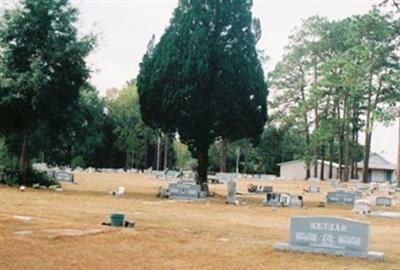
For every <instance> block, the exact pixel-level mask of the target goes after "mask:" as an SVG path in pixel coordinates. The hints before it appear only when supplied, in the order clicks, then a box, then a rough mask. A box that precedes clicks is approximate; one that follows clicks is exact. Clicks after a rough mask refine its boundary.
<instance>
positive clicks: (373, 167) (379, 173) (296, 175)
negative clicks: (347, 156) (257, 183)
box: [278, 153, 396, 182]
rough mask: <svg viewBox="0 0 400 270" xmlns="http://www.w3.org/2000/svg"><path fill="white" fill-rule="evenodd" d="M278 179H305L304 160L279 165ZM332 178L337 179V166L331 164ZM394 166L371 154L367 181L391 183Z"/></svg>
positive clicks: (326, 170)
mask: <svg viewBox="0 0 400 270" xmlns="http://www.w3.org/2000/svg"><path fill="white" fill-rule="evenodd" d="M317 162H318V176H317V177H318V178H320V172H321V165H322V162H321V160H318V161H317ZM278 166H279V167H280V177H281V178H283V179H293V180H302V179H305V177H306V164H305V162H304V160H293V161H288V162H283V163H279V164H278ZM323 166H324V177H323V179H329V161H324V165H323ZM332 167H333V170H332V178H339V164H337V163H335V162H333V163H332ZM362 168H363V164H362V162H358V163H357V172H358V176H359V178H361V175H362ZM395 170H396V165H394V164H392V163H390V162H388V161H387V160H386V159H384V158H383V157H382V156H380V155H379V154H377V153H371V154H370V158H369V168H368V180H369V181H373V182H392V181H394V177H395ZM310 172H311V176H313V175H314V166H313V164H311V166H310Z"/></svg>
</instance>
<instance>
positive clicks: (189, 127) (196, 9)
mask: <svg viewBox="0 0 400 270" xmlns="http://www.w3.org/2000/svg"><path fill="white" fill-rule="evenodd" d="M251 7H252V1H205V2H204V1H190V0H181V1H179V4H178V7H177V8H176V9H175V12H174V15H173V18H172V19H171V22H170V26H169V27H168V28H167V29H166V31H165V33H164V35H163V36H162V37H161V39H160V41H159V43H158V44H157V45H156V46H150V48H149V50H148V52H147V54H146V55H145V56H144V58H143V61H142V63H141V65H140V73H139V76H138V90H139V97H140V105H141V112H142V116H143V120H144V122H145V123H146V124H148V125H150V126H152V127H154V128H157V129H161V130H163V131H164V132H169V133H171V132H178V133H179V135H180V138H181V140H182V142H184V143H185V144H187V145H188V147H189V150H190V151H191V153H192V154H193V155H194V156H195V157H196V158H197V159H198V162H199V166H198V175H199V182H201V183H203V182H205V181H206V177H207V171H206V170H207V162H208V161H207V153H208V149H209V146H210V144H211V143H212V142H213V141H214V140H215V139H216V138H218V137H224V138H229V139H232V140H234V139H239V138H245V137H247V138H251V139H257V138H258V136H259V135H260V134H261V132H262V130H263V127H264V124H265V121H266V94H267V86H266V83H265V81H264V75H263V69H262V65H261V62H260V59H259V55H258V53H257V50H256V43H257V41H258V39H259V37H260V32H261V30H260V28H259V23H258V21H257V20H255V19H254V18H253V16H252V13H251Z"/></svg>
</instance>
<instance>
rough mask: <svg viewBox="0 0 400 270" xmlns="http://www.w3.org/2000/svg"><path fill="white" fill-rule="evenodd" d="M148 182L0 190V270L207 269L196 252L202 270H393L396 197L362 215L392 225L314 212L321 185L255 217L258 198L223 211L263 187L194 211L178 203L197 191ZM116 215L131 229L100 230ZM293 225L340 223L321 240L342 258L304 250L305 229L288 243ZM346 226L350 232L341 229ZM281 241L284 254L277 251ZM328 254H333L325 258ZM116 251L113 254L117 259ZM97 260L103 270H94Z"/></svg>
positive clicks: (82, 179)
mask: <svg viewBox="0 0 400 270" xmlns="http://www.w3.org/2000/svg"><path fill="white" fill-rule="evenodd" d="M149 176H150V175H149V174H127V173H96V172H93V173H87V172H82V173H75V175H74V177H75V184H73V183H69V182H61V185H62V188H63V189H64V192H60V193H53V192H51V191H49V190H41V189H38V190H36V189H31V188H27V189H25V191H24V192H21V191H19V189H13V188H9V187H6V186H1V185H0V205H1V212H0V239H1V243H2V245H3V244H4V245H6V246H8V247H9V248H8V249H7V250H4V249H2V248H1V247H0V257H1V258H2V269H40V270H41V269H46V268H48V269H52V268H53V267H52V266H54V265H63V267H64V269H75V268H76V267H77V265H80V266H81V267H82V268H84V269H110V268H113V267H114V266H115V265H118V266H119V267H120V268H122V269H129V267H131V266H132V263H133V262H135V264H145V265H146V266H147V267H148V268H149V269H155V268H156V269H158V268H159V267H161V266H162V268H164V269H177V268H178V269H199V268H202V267H204V263H205V262H204V260H203V258H199V257H197V256H196V255H195V254H196V250H201V251H202V254H203V256H206V257H207V258H208V259H207V262H206V263H207V267H209V268H212V269H222V268H223V269H226V268H227V267H229V268H231V269H259V268H258V267H259V265H260V264H261V265H267V264H273V265H275V266H276V267H278V268H282V267H287V262H288V261H290V264H291V265H296V269H299V270H302V269H309V267H308V264H309V262H310V261H312V263H313V266H314V267H317V268H319V269H344V268H346V267H347V266H348V265H354V264H357V265H358V266H359V267H360V269H370V267H373V269H374V270H375V269H377V270H380V269H382V270H383V269H396V267H395V265H396V264H398V263H399V256H400V253H399V252H400V251H399V249H398V243H399V240H400V222H399V221H400V220H399V219H396V218H395V213H400V204H399V197H400V196H399V194H396V195H395V196H391V198H393V205H392V206H391V207H385V208H382V207H381V206H375V205H374V203H371V204H370V205H369V207H370V208H371V209H372V210H373V211H375V212H379V211H386V212H390V213H394V214H390V213H389V214H386V215H389V216H393V217H392V218H388V217H380V216H368V215H358V214H356V213H353V211H352V206H351V205H347V204H327V205H326V207H324V208H319V207H317V205H318V203H319V202H320V201H323V200H325V197H324V196H325V194H327V193H328V192H334V191H335V190H334V189H333V188H332V187H330V185H329V183H326V182H321V183H320V184H319V187H320V189H321V193H317V194H312V195H311V194H310V195H308V194H307V193H305V194H304V195H303V201H304V202H303V203H304V208H293V207H278V208H274V207H263V203H262V202H263V200H264V199H265V197H266V196H267V194H266V193H259V194H248V195H240V197H241V198H245V199H246V201H247V204H246V205H238V204H236V205H235V206H230V205H228V204H230V203H235V202H236V201H237V200H238V197H237V196H236V195H235V193H236V192H237V193H239V192H241V191H246V189H247V186H248V184H250V183H253V184H257V185H263V183H264V182H263V180H255V179H254V178H251V179H249V178H241V179H238V180H237V181H235V182H233V181H232V182H228V183H227V184H224V185H221V184H210V185H209V188H210V191H211V192H213V193H215V196H213V197H208V198H207V200H206V201H205V202H203V203H194V204H193V203H190V200H189V201H188V200H181V197H180V196H183V197H184V198H186V196H191V193H192V192H194V190H197V188H196V187H195V185H193V184H190V185H189V184H187V183H182V184H181V185H179V184H178V182H177V183H175V184H174V183H170V182H166V181H164V180H163V179H153V178H150V177H149ZM232 183H234V184H235V185H233V184H232ZM192 185H193V186H192ZM269 185H271V186H272V187H273V190H274V192H277V193H279V194H283V193H286V194H289V195H288V196H287V197H286V198H287V199H288V200H289V201H290V194H292V195H294V194H300V192H301V191H302V190H303V189H307V188H308V186H309V185H310V184H309V182H308V181H301V180H298V181H289V180H280V181H274V182H271V183H269ZM160 186H161V187H163V188H164V189H169V190H170V192H171V191H172V193H171V195H172V196H175V197H174V198H171V199H163V198H157V197H156V194H157V193H158V189H159V187H160ZM117 187H124V189H125V190H124V191H125V192H124V194H122V195H121V196H110V195H109V194H108V192H109V191H110V190H114V189H115V188H117ZM174 188H176V189H178V190H173V189H174ZM119 189H120V188H117V191H118V190H119ZM171 189H172V190H171ZM179 189H181V190H182V191H183V193H181V192H180V190H179ZM193 194H194V193H193ZM197 194H198V193H197ZM196 196H197V195H196ZM227 203H228V204H227ZM21 205H24V207H23V208H22V207H21ZM115 213H121V214H123V215H124V217H125V220H127V221H129V222H131V223H129V224H127V225H132V224H133V225H134V227H133V228H129V227H121V228H118V227H113V226H107V224H108V223H109V222H111V221H110V215H112V214H115ZM383 215H385V214H383ZM14 216H16V217H18V218H14ZM294 217H307V218H310V219H311V220H313V222H314V221H318V224H322V223H334V224H337V223H338V222H339V223H340V222H342V221H341V220H342V219H345V220H346V221H345V225H346V226H347V228H348V229H349V230H350V231H349V232H346V233H342V232H340V231H339V232H330V234H332V235H333V237H332V238H331V237H330V236H329V237H328V236H325V238H323V239H325V240H326V241H330V240H329V239H334V240H332V241H339V240H338V239H339V238H335V237H336V236H337V235H339V236H340V237H341V238H340V239H341V240H340V243H344V244H343V245H344V249H341V248H340V247H341V245H342V244H340V245H339V247H336V245H335V242H328V243H325V242H317V243H318V245H317V246H315V245H314V246H313V245H311V243H310V242H309V239H314V238H313V237H314V236H313V235H311V234H310V233H314V232H311V231H309V230H308V229H307V228H305V227H304V226H306V225H304V223H301V224H300V225H299V226H300V227H296V228H300V229H301V230H299V232H301V235H302V236H301V237H302V238H301V239H303V240H301V239H300V240H301V241H300V240H296V239H294V240H293V239H291V238H290V237H291V229H290V226H292V225H293V224H294V223H291V222H290V220H291V219H292V221H293V220H294V219H293V218H294ZM319 217H324V218H323V219H322V220H321V219H320V218H319ZM336 218H339V219H340V220H339V221H337V220H336ZM332 219H333V220H332ZM348 219H350V220H353V221H356V223H354V224H353V223H351V222H350V223H349V224H347V223H346V222H347V220H348ZM327 220H328V221H329V222H328V221H327ZM304 222H306V221H304ZM307 222H308V221H307ZM307 222H306V223H307ZM102 223H105V225H106V226H105V225H101V224H102ZM314 223H315V222H314ZM358 223H360V224H361V225H358ZM291 224H292V225H291ZM365 224H368V225H365ZM293 226H296V225H293ZM318 226H319V225H318ZM321 226H322V225H321ZM324 226H325V225H324ZM332 226H333V225H332ZM335 226H337V225H335ZM353 226H355V227H353ZM358 226H361V227H360V229H357V228H358ZM365 226H367V228H365V229H364V227H365ZM325 227H326V226H325ZM367 229H368V234H367V233H366V232H365V230H367ZM354 231H356V232H357V233H356V234H354ZM309 234H310V235H309ZM323 234H324V231H321V230H317V231H316V235H317V236H316V237H317V239H322V238H319V237H322V236H321V235H323ZM299 237H300V236H299ZM325 240H324V241H325ZM285 241H288V243H289V244H280V245H278V246H277V245H276V243H284V242H285ZM293 241H294V242H293ZM299 241H300V242H299ZM360 243H361V245H360V246H358V244H360ZM366 243H368V245H367V244H366ZM356 244H357V245H356ZM321 245H322V246H321ZM324 245H327V246H324ZM330 245H332V246H335V247H333V250H331V247H330ZM276 249H277V250H276ZM59 250H63V251H64V252H61V253H60V252H59ZM87 250H92V252H90V253H88V252H87ZM281 250H286V251H289V252H281ZM17 251H18V252H17ZM115 251H118V255H117V256H116V254H115ZM297 251H301V252H299V253H298V252H297ZM303 252H305V253H303ZM308 252H311V253H308ZM313 252H317V253H313ZM320 252H322V253H323V254H325V253H327V254H334V255H338V254H339V255H345V256H344V257H335V256H325V255H323V254H318V253H320ZM374 252H378V253H374ZM44 253H46V259H45V260H44V259H41V258H42V256H43V254H44ZM382 253H383V254H384V261H383V262H382V261H379V260H381V259H382V258H383V255H382ZM82 254H85V256H82ZM158 254H165V255H162V256H160V255H158ZM240 254H246V256H242V255H240ZM347 255H350V256H351V257H346V256H347ZM354 257H361V259H357V258H354ZM100 258H107V260H104V261H102V263H101V264H100V265H99V264H96V262H97V261H98V260H99V259H100ZM363 258H370V259H371V258H373V259H377V260H378V261H373V260H372V261H371V260H368V259H363Z"/></svg>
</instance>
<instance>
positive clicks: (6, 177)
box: [0, 167, 59, 187]
mask: <svg viewBox="0 0 400 270" xmlns="http://www.w3.org/2000/svg"><path fill="white" fill-rule="evenodd" d="M27 176H28V177H27V179H28V180H27V181H25V182H24V183H21V175H20V172H19V171H18V168H16V167H14V168H3V169H1V170H0V184H5V185H9V186H19V185H21V184H23V185H25V186H28V187H31V186H33V185H34V184H39V185H40V186H46V187H49V186H58V185H59V183H58V182H57V181H56V180H55V178H54V177H51V176H49V175H48V174H47V173H46V172H39V171H36V170H34V169H32V168H31V167H29V168H28V170H27Z"/></svg>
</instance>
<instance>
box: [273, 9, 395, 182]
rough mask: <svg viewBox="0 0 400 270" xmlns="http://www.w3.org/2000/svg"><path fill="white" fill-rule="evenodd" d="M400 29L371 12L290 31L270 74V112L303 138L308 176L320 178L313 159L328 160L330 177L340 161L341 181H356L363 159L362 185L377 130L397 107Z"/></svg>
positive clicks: (308, 22)
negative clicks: (284, 48)
mask: <svg viewBox="0 0 400 270" xmlns="http://www.w3.org/2000/svg"><path fill="white" fill-rule="evenodd" d="M398 25H399V24H398V20H395V19H394V18H393V14H392V13H383V12H381V11H380V10H379V9H378V8H376V7H375V8H374V9H373V10H371V11H370V12H369V13H367V14H364V15H357V16H352V17H350V18H346V19H343V20H339V21H329V20H327V19H326V18H322V17H317V16H314V17H311V18H309V19H307V20H305V21H303V24H302V25H301V27H300V28H298V29H295V31H294V32H293V35H292V36H291V37H290V43H289V45H288V46H287V47H286V52H285V55H284V56H283V59H282V60H281V61H280V62H279V63H278V64H277V65H276V67H275V69H274V70H273V71H272V72H271V73H270V74H269V83H270V86H271V88H273V89H274V90H275V91H276V92H275V97H274V98H273V99H272V102H271V108H272V110H273V112H274V113H273V115H272V118H273V119H274V121H278V122H280V123H281V124H282V125H285V126H288V127H291V128H294V129H297V130H298V134H299V135H301V136H302V137H303V140H304V141H305V148H304V152H303V158H304V159H305V161H306V164H307V176H306V178H308V177H311V176H313V177H316V176H317V175H318V171H317V170H318V166H317V162H316V161H317V159H321V160H322V161H324V160H329V161H330V165H329V177H331V176H332V170H333V168H332V162H333V161H337V162H338V163H339V176H340V178H341V179H342V180H344V181H347V180H349V179H350V178H356V177H357V175H356V174H357V162H358V161H360V160H361V159H362V158H363V173H362V176H361V177H362V179H363V181H364V182H366V181H367V175H368V163H369V153H370V151H371V141H372V132H373V129H374V126H375V125H376V123H378V122H381V123H382V122H383V123H390V122H391V121H393V120H394V119H395V117H396V115H397V110H396V106H397V105H398V102H399V101H400V85H399V83H400V72H399V71H400V66H399V64H400V62H399V53H398V48H399V32H398ZM361 132H363V133H364V134H365V139H364V143H363V147H362V149H360V146H359V143H358V142H359V135H360V133H361ZM360 150H362V152H361V151H360ZM320 170H321V172H320V175H321V177H322V176H323V175H324V174H323V170H324V166H321V168H320Z"/></svg>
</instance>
